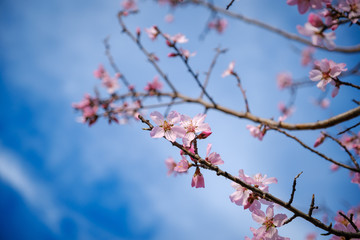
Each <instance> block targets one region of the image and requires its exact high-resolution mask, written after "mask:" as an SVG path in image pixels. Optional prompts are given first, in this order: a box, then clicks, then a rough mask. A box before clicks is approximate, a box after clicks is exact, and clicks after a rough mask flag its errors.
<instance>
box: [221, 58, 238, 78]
mask: <svg viewBox="0 0 360 240" xmlns="http://www.w3.org/2000/svg"><path fill="white" fill-rule="evenodd" d="M234 66H235V62H234V61H232V62H231V63H230V64H229V66H228V68H227V69H226V70H225V71H224V72H223V74H222V75H221V77H226V76H229V75H232V74H234Z"/></svg>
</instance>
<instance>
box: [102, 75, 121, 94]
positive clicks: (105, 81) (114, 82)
mask: <svg viewBox="0 0 360 240" xmlns="http://www.w3.org/2000/svg"><path fill="white" fill-rule="evenodd" d="M101 80H102V85H103V86H104V87H105V88H107V90H108V93H109V94H113V93H114V92H115V91H116V90H117V89H119V88H120V85H119V81H118V78H117V77H115V78H112V77H110V76H109V75H108V74H107V72H105V73H104V75H103V78H102V79H101Z"/></svg>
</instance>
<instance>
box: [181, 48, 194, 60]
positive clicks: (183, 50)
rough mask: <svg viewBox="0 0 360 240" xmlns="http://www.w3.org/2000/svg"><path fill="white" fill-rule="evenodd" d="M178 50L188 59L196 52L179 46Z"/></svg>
mask: <svg viewBox="0 0 360 240" xmlns="http://www.w3.org/2000/svg"><path fill="white" fill-rule="evenodd" d="M179 51H180V53H181V55H183V57H184V58H185V59H188V58H189V57H193V56H195V55H196V52H192V53H190V51H189V50H187V49H183V48H180V49H179Z"/></svg>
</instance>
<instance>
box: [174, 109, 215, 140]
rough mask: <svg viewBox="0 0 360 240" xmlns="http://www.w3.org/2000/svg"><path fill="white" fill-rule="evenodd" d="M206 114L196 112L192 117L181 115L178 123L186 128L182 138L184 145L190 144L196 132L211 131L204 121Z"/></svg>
mask: <svg viewBox="0 0 360 240" xmlns="http://www.w3.org/2000/svg"><path fill="white" fill-rule="evenodd" d="M205 117H206V114H201V113H199V114H197V115H196V116H195V117H194V118H191V117H189V116H186V115H182V116H181V122H180V125H181V126H182V127H183V128H184V129H185V130H186V134H185V136H184V138H183V143H184V145H185V146H190V143H191V141H192V140H194V139H195V137H196V133H199V132H203V131H208V132H210V131H211V128H210V126H209V124H208V123H204V121H205Z"/></svg>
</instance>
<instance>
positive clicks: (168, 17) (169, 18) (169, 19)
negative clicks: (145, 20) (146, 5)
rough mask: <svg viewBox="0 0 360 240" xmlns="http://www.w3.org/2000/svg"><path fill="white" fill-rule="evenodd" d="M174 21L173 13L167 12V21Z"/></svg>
mask: <svg viewBox="0 0 360 240" xmlns="http://www.w3.org/2000/svg"><path fill="white" fill-rule="evenodd" d="M173 21H174V15H172V14H167V15H166V16H165V22H168V23H171V22H173Z"/></svg>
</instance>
